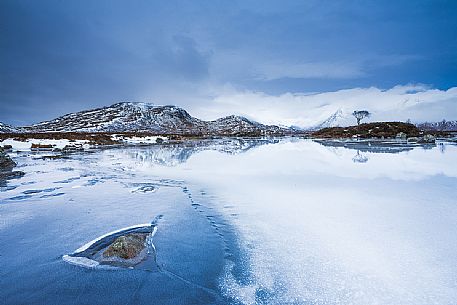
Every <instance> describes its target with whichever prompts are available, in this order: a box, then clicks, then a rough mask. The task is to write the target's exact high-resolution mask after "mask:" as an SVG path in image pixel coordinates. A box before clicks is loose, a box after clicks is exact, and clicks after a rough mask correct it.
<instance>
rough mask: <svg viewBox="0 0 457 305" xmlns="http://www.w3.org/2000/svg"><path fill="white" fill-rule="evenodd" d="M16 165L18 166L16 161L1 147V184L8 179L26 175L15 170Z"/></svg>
mask: <svg viewBox="0 0 457 305" xmlns="http://www.w3.org/2000/svg"><path fill="white" fill-rule="evenodd" d="M14 167H16V162H14V161H13V160H12V159H11V158H10V157H9V156H8V155H7V154H6V153H5V151H4V150H3V148H1V147H0V186H1V185H3V184H5V182H6V180H9V179H15V178H20V177H22V176H23V175H24V173H23V172H21V171H13V169H14Z"/></svg>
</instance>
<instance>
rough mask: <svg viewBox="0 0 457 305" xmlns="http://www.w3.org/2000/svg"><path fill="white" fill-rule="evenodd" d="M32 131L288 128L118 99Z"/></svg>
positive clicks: (271, 131) (259, 130)
mask: <svg viewBox="0 0 457 305" xmlns="http://www.w3.org/2000/svg"><path fill="white" fill-rule="evenodd" d="M24 129H25V130H26V131H31V132H51V131H79V132H129V131H144V132H153V133H157V134H202V135H243V134H249V135H261V134H280V133H287V132H289V130H288V129H286V128H280V127H277V126H269V125H263V124H260V123H257V122H253V121H250V120H248V119H246V118H244V117H240V116H228V117H224V118H220V119H217V120H215V121H203V120H200V119H197V118H195V117H192V116H191V115H190V114H189V113H187V111H185V110H184V109H182V108H179V107H176V106H157V105H153V104H147V103H129V102H124V103H117V104H114V105H111V106H108V107H103V108H97V109H91V110H86V111H81V112H77V113H70V114H67V115H64V116H61V117H58V118H56V119H54V120H51V121H45V122H41V123H38V124H35V125H32V126H28V127H24Z"/></svg>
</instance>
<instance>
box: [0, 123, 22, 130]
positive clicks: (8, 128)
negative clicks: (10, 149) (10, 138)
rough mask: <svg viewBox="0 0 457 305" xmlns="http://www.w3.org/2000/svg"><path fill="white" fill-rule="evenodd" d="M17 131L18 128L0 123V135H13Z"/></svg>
mask: <svg viewBox="0 0 457 305" xmlns="http://www.w3.org/2000/svg"><path fill="white" fill-rule="evenodd" d="M18 131H19V129H18V128H15V127H13V126H10V125H7V124H4V123H2V122H0V133H14V132H18Z"/></svg>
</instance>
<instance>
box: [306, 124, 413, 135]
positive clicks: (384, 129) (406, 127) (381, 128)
mask: <svg viewBox="0 0 457 305" xmlns="http://www.w3.org/2000/svg"><path fill="white" fill-rule="evenodd" d="M419 134H420V130H419V129H418V128H417V127H416V126H414V125H413V124H409V123H402V122H375V123H365V124H360V125H356V126H349V127H330V128H323V129H321V130H318V131H316V132H314V133H313V134H312V136H313V137H316V138H352V137H355V136H357V137H359V138H395V137H397V136H402V135H403V136H405V137H417V136H419Z"/></svg>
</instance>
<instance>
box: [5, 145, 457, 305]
mask: <svg viewBox="0 0 457 305" xmlns="http://www.w3.org/2000/svg"><path fill="white" fill-rule="evenodd" d="M157 150H159V151H157ZM225 151H227V152H231V150H230V149H227V150H224V148H223V147H221V146H220V144H218V145H216V146H215V147H214V150H211V149H204V150H199V149H195V148H189V147H186V146H185V145H183V146H182V147H180V146H175V147H173V150H166V148H165V146H164V148H163V149H162V151H161V152H160V147H159V146H151V147H146V146H144V147H125V148H116V149H109V150H103V151H97V152H95V153H92V154H84V155H80V156H78V155H75V156H72V158H71V159H68V160H55V161H43V160H35V159H33V158H30V157H28V156H27V155H26V154H21V153H18V154H13V157H14V159H15V161H17V162H18V164H22V165H23V166H22V167H20V168H18V169H19V170H23V171H25V172H26V175H25V176H24V177H23V178H21V179H20V180H13V181H11V182H10V184H9V185H8V186H7V187H6V188H3V192H0V202H1V203H2V204H0V214H1V215H2V217H1V222H0V239H1V240H2V244H1V245H0V254H2V259H3V260H4V263H3V267H2V268H1V269H0V279H1V281H2V282H0V284H1V286H2V287H3V289H2V291H0V296H1V297H2V299H6V300H10V301H11V300H14V298H13V297H12V296H14V295H16V294H19V293H21V294H22V296H23V297H22V298H23V299H24V300H26V301H29V302H28V303H40V302H39V301H41V302H42V303H43V302H46V300H49V299H47V298H46V295H49V294H52V293H53V292H56V291H60V290H59V289H62V288H63V287H64V286H65V287H69V290H65V291H66V292H65V293H62V294H60V296H59V301H61V303H66V304H67V303H73V304H77V303H78V302H79V303H88V302H89V301H88V300H90V299H88V298H89V297H91V296H92V297H94V299H92V300H93V301H94V302H93V303H97V304H106V303H110V304H121V303H126V302H128V301H131V300H133V299H135V302H137V303H147V302H148V301H150V300H152V299H154V300H157V299H155V298H156V297H157V296H158V295H160V297H161V298H162V299H160V302H159V303H169V304H173V303H178V302H182V303H189V302H191V301H192V300H193V301H195V302H198V303H203V304H214V303H221V304H227V303H234V304H236V303H237V302H238V303H241V304H363V305H367V304H401V305H409V304H415V305H416V304H419V305H420V304H424V305H425V304H427V305H429V304H440V305H441V304H449V305H451V304H455V300H457V285H456V283H457V256H456V255H455V253H457V238H456V234H455V233H456V229H455V225H456V219H457V199H456V198H455V189H456V188H457V166H456V164H457V146H456V145H455V144H451V143H447V142H440V143H439V144H438V145H437V146H424V147H420V146H418V147H408V148H407V149H405V150H403V151H402V150H399V149H398V148H395V150H390V151H389V150H386V149H384V148H383V149H382V150H379V149H376V147H373V148H370V147H363V148H361V149H359V150H357V149H351V148H345V147H335V146H325V145H322V144H319V143H317V142H313V141H310V140H298V139H287V140H282V141H279V142H278V143H276V144H270V145H261V146H257V147H255V146H250V149H246V150H239V151H237V152H238V153H226V152H225ZM159 152H160V153H159ZM167 152H168V153H167ZM392 152H395V153H392ZM155 158H160V160H155ZM175 159H176V160H175ZM173 160H174V161H173ZM360 160H363V162H360ZM144 186H148V187H147V188H146V189H148V190H151V191H150V192H136V191H134V190H136V189H138V188H141V187H144ZM152 190H153V191H152ZM183 195H185V196H183ZM158 214H160V215H163V219H162V220H160V221H159V223H158V226H157V228H158V231H157V234H156V236H155V237H154V238H155V240H154V244H155V245H156V247H157V259H158V263H159V265H160V264H162V263H163V265H164V268H165V269H166V270H169V271H170V272H172V273H173V274H177V275H178V276H179V277H180V279H179V280H177V277H169V276H168V275H170V274H168V273H160V276H159V275H150V274H149V273H143V272H144V271H141V270H129V271H125V272H121V273H118V272H109V273H108V272H104V273H103V272H102V271H93V272H91V273H87V272H83V271H80V270H79V269H77V267H73V266H69V265H68V264H66V265H62V264H61V263H62V262H61V259H60V257H61V255H64V254H68V253H71V252H72V251H74V249H77V248H78V247H80V246H82V245H84V244H85V243H87V242H88V241H90V240H92V239H94V238H97V237H98V236H100V235H103V234H106V233H108V232H111V231H114V230H116V229H119V228H123V227H127V226H130V225H135V224H138V223H147V222H148V221H150V220H151V219H152V218H154V217H155V216H157V215H158ZM43 244H45V245H49V246H47V247H43V246H42V245H43ZM221 249H223V250H221ZM199 251H200V252H199ZM167 255H170V256H167ZM219 259H220V260H219ZM221 261H222V262H223V263H221ZM67 265H68V266H67ZM17 270H22V271H21V272H17ZM43 272H45V273H46V276H45V277H44V278H41V277H42V276H43ZM207 272H209V273H207ZM167 274H168V275H167ZM208 274H210V276H209V275H208ZM170 276H171V275H170ZM62 277H63V278H67V279H68V280H63V281H58V280H57V279H59V278H62ZM171 278H173V279H174V280H171ZM5 279H8V281H6V280H5ZM211 279H215V281H216V283H217V284H214V281H212V280H211ZM159 280H160V281H159ZM186 281H187V282H186ZM88 282H91V283H94V282H95V283H96V285H95V286H92V285H91V286H90V287H88V286H87V284H86V283H88ZM40 283H41V285H45V287H48V288H47V289H44V290H43V289H42V290H40V289H39V288H40V287H41V286H40ZM59 283H61V284H59ZM119 283H123V285H127V284H126V283H131V286H132V287H130V286H129V285H127V286H122V285H120V284H119ZM164 283H165V284H164ZM178 283H179V285H182V286H179V285H178ZM59 285H60V286H59ZM62 285H63V286H62ZM173 285H178V286H179V287H184V288H182V289H175V288H173V287H174V286H173ZM138 287H141V288H138ZM207 288H209V289H207ZM205 289H207V290H205ZM36 291H40V292H39V293H37V292H36ZM53 295H55V294H53ZM112 295H120V297H119V298H118V299H116V298H113V297H112ZM95 296H96V297H95ZM172 296H175V297H176V299H174V300H173V299H170V298H172ZM192 296H193V297H195V298H194V299H193V297H192Z"/></svg>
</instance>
